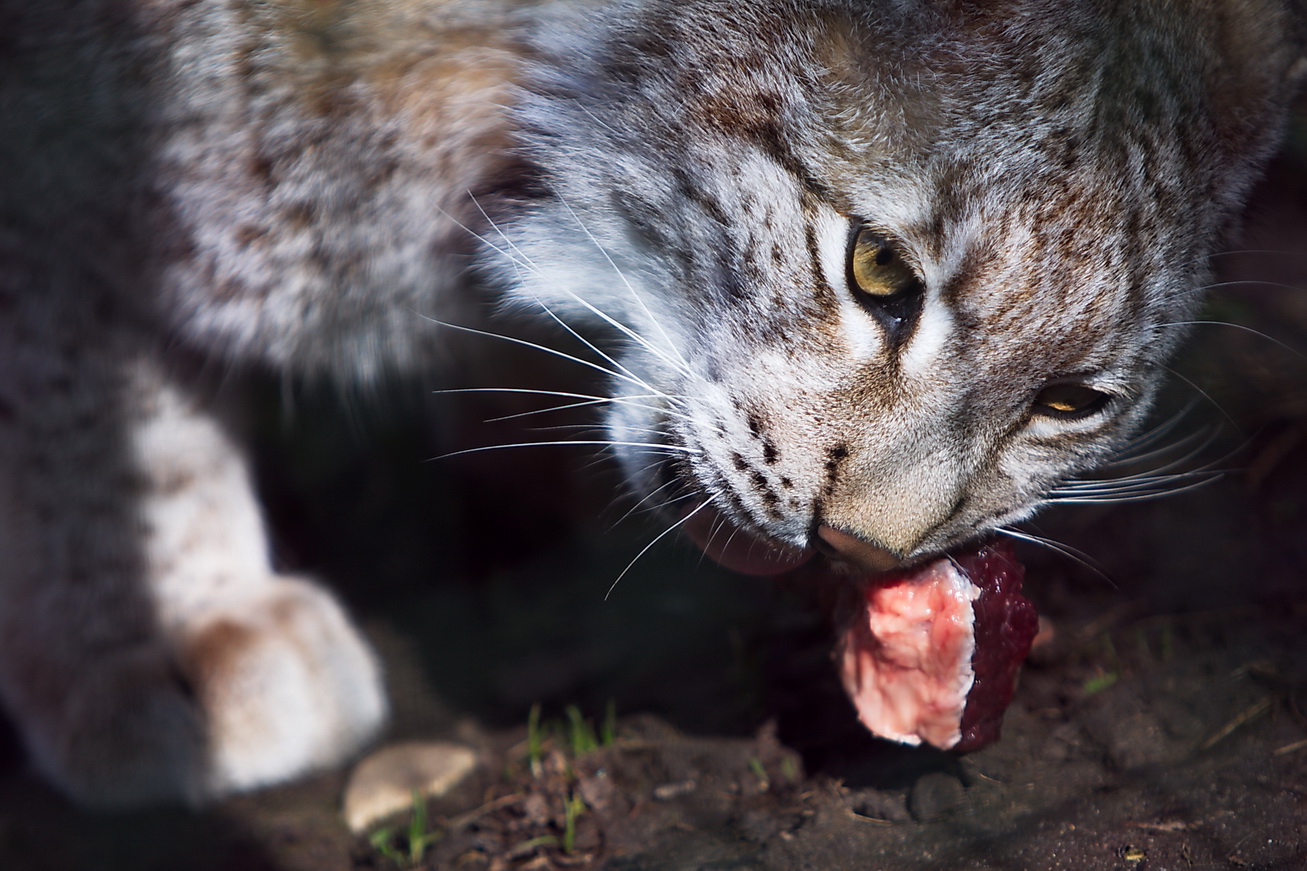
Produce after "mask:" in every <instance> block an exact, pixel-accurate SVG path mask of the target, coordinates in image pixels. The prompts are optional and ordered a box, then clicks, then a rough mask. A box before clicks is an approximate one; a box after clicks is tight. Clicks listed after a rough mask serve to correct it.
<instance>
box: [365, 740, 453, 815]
mask: <svg viewBox="0 0 1307 871" xmlns="http://www.w3.org/2000/svg"><path fill="white" fill-rule="evenodd" d="M476 767H477V755H476V753H475V752H474V751H473V750H472V749H470V748H468V747H465V746H463V745H462V744H451V743H449V742H445V741H410V742H406V743H403V744H392V745H390V746H388V747H382V748H381V749H380V750H377V751H376V752H374V753H371V754H369V755H368V756H366V757H365V758H364V759H363V760H362V761H361V762H359V764H358V765H356V766H354V771H353V772H352V773H351V774H350V776H349V782H348V783H347V784H346V786H345V798H344V806H343V809H342V815H343V816H344V817H345V823H346V825H348V826H349V828H350V831H352V832H354V833H355V834H358V833H360V832H362V831H364V830H365V829H367V828H368V827H369V826H371V825H372V824H373V823H375V822H377V821H378V820H381V819H384V818H385V817H388V816H390V815H391V814H395V813H400V812H402V811H406V810H409V809H410V808H412V807H413V791H414V790H417V793H418V795H419V796H421V797H422V798H439V797H440V796H443V795H445V794H446V793H448V792H449V791H450V790H452V789H453V788H454V787H455V786H457V785H458V784H459V783H461V782H462V781H463V779H464V778H465V777H467V776H468V775H469V774H471V773H472V772H473V771H474V770H475V769H476Z"/></svg>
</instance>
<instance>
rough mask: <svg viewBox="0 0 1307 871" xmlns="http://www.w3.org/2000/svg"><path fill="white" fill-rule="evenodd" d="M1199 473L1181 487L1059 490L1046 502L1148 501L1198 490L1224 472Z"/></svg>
mask: <svg viewBox="0 0 1307 871" xmlns="http://www.w3.org/2000/svg"><path fill="white" fill-rule="evenodd" d="M1199 474H1201V475H1203V477H1201V478H1197V480H1194V481H1192V482H1191V483H1188V484H1185V485H1183V486H1179V487H1176V486H1170V485H1168V486H1166V487H1158V488H1155V489H1140V490H1123V491H1121V492H1117V493H1109V492H1102V493H1079V492H1076V493H1072V494H1069V495H1067V494H1062V493H1058V492H1057V491H1050V494H1049V496H1050V498H1047V499H1045V500H1044V503H1045V504H1047V505H1101V504H1108V505H1115V504H1120V503H1125V502H1148V501H1150V500H1152V499H1161V498H1163V497H1170V496H1175V495H1176V494H1178V493H1188V492H1189V491H1190V490H1197V489H1198V488H1199V487H1205V486H1207V485H1208V484H1210V483H1212V482H1213V481H1216V480H1218V479H1220V478H1221V477H1223V474H1222V473H1220V472H1204V473H1195V477H1196V476H1197V475H1199ZM1171 477H1176V478H1178V477H1181V476H1178V475H1177V476H1171Z"/></svg>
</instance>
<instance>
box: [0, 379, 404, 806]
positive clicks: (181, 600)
mask: <svg viewBox="0 0 1307 871" xmlns="http://www.w3.org/2000/svg"><path fill="white" fill-rule="evenodd" d="M115 359H118V360H121V358H120V357H116V355H106V356H105V359H104V360H99V361H95V362H93V363H90V364H89V365H88V362H89V361H86V360H82V361H81V363H80V364H76V365H75V364H73V363H72V362H71V361H68V360H64V361H58V360H46V361H43V364H42V365H41V366H35V367H33V366H31V365H27V366H25V367H24V374H23V378H22V380H23V381H25V382H26V383H25V384H23V385H21V386H20V387H19V388H18V389H17V390H16V391H15V393H14V394H13V395H12V396H9V397H0V399H4V400H6V401H5V403H3V404H0V408H6V407H7V410H8V420H7V421H5V420H0V442H2V443H0V448H2V449H0V517H3V518H4V521H3V523H0V693H3V698H4V701H5V703H6V704H7V706H8V707H9V709H10V712H11V713H12V715H13V716H14V718H15V719H16V721H17V723H18V726H19V729H20V731H21V732H22V734H23V736H24V738H25V739H26V742H27V744H28V747H29V748H30V750H31V752H32V754H33V757H34V759H35V760H36V762H37V764H38V765H39V766H40V767H41V768H42V769H43V770H44V771H45V773H46V774H47V775H48V776H49V777H50V778H51V779H53V780H54V781H55V782H56V783H57V784H58V785H60V786H61V787H62V788H63V789H64V790H66V791H67V792H68V793H70V794H71V795H73V796H74V797H76V798H77V799H79V800H81V801H84V802H87V803H92V804H105V805H121V804H134V803H140V802H147V801H157V800H161V799H164V800H166V799H177V798H182V799H185V800H188V801H192V802H194V801H203V800H205V799H208V798H212V797H215V796H219V795H222V794H224V793H228V792H232V791H237V790H241V789H247V788H251V787H256V786H259V785H263V784H268V783H272V782H276V781H280V780H285V779H288V778H291V777H294V776H296V775H298V774H301V773H304V772H307V771H310V770H312V769H315V768H319V767H322V766H326V765H330V764H332V763H335V762H339V761H340V760H341V759H342V758H344V757H346V756H348V755H349V754H350V753H352V752H354V751H355V750H356V749H358V747H359V746H360V745H361V744H362V743H364V742H365V741H366V740H368V738H369V737H371V736H372V735H373V734H374V733H375V732H376V730H377V729H378V728H379V726H380V725H381V723H382V722H383V720H384V719H385V714H386V706H385V700H384V697H383V693H382V688H381V679H380V674H379V671H378V667H377V664H376V661H375V659H374V657H373V655H372V653H371V652H370V650H369V649H368V648H367V646H366V645H365V644H364V643H363V641H362V640H361V639H360V637H359V635H358V634H357V632H356V631H355V629H354V628H353V627H352V626H351V625H350V623H349V621H348V620H347V619H346V617H345V616H344V614H343V613H342V611H341V609H340V607H339V605H338V604H337V603H336V602H335V600H334V599H333V598H332V597H331V596H330V595H328V594H327V593H326V592H325V591H324V590H322V589H320V588H319V587H317V586H316V585H314V584H313V583H311V582H309V581H307V580H304V579H299V578H291V577H283V576H278V575H276V574H274V573H273V571H272V570H271V568H270V566H269V564H268V557H267V543H266V540H265V535H264V530H263V526H262V522H261V520H260V517H259V513H258V509H257V506H256V504H255V501H254V498H253V494H252V492H251V488H250V482H249V480H248V474H247V470H246V467H245V463H244V460H243V458H242V457H241V455H240V454H239V453H238V452H237V450H236V448H235V446H234V445H233V444H232V443H231V441H230V440H229V438H228V436H227V434H226V433H225V432H224V431H223V430H222V428H221V427H220V426H219V425H218V423H217V422H216V421H215V420H213V419H211V418H210V417H208V416H207V415H206V414H205V413H204V412H203V411H202V410H201V409H200V408H199V407H197V406H196V405H195V403H194V402H193V401H192V400H191V399H190V398H189V397H188V396H187V395H186V394H185V393H184V392H183V391H182V390H180V389H178V388H177V387H175V386H172V385H170V384H168V383H167V382H166V380H165V379H164V378H163V377H162V376H161V375H160V373H159V372H158V371H157V368H156V367H155V365H154V364H153V362H152V361H142V360H140V359H139V358H138V359H137V360H135V361H133V362H132V363H130V364H123V365H119V364H117V363H115V362H113V361H114V360H115ZM45 364H48V365H45ZM33 369H35V370H37V371H35V372H33V371H32V370H33ZM42 380H44V381H45V382H47V383H38V382H40V381H42Z"/></svg>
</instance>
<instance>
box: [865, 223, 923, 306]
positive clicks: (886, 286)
mask: <svg viewBox="0 0 1307 871" xmlns="http://www.w3.org/2000/svg"><path fill="white" fill-rule="evenodd" d="M849 277H850V279H851V280H852V282H853V286H854V288H855V289H857V290H859V291H861V292H862V293H865V294H867V295H868V296H873V297H882V298H883V297H888V296H894V295H895V294H899V293H903V292H904V291H908V290H913V289H915V288H916V287H917V276H916V275H914V274H913V272H912V269H911V267H909V266H908V264H907V263H905V262H904V260H903V257H902V255H900V254H899V251H898V248H897V247H896V246H895V245H894V243H893V242H891V241H890V240H889V239H887V238H885V237H884V236H882V235H880V234H879V233H876V232H874V231H872V230H869V229H867V228H866V227H863V228H861V229H859V230H858V235H857V237H855V238H854V240H853V252H852V254H851V255H850V260H849Z"/></svg>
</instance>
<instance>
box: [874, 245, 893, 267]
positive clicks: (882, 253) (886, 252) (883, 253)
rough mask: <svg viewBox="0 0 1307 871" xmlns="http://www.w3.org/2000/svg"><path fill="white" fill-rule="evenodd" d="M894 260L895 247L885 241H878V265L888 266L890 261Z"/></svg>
mask: <svg viewBox="0 0 1307 871" xmlns="http://www.w3.org/2000/svg"><path fill="white" fill-rule="evenodd" d="M893 260H894V249H893V248H891V247H890V246H888V245H886V244H885V243H884V242H879V243H877V245H876V265H877V266H888V265H889V264H890V262H891V261H893Z"/></svg>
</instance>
